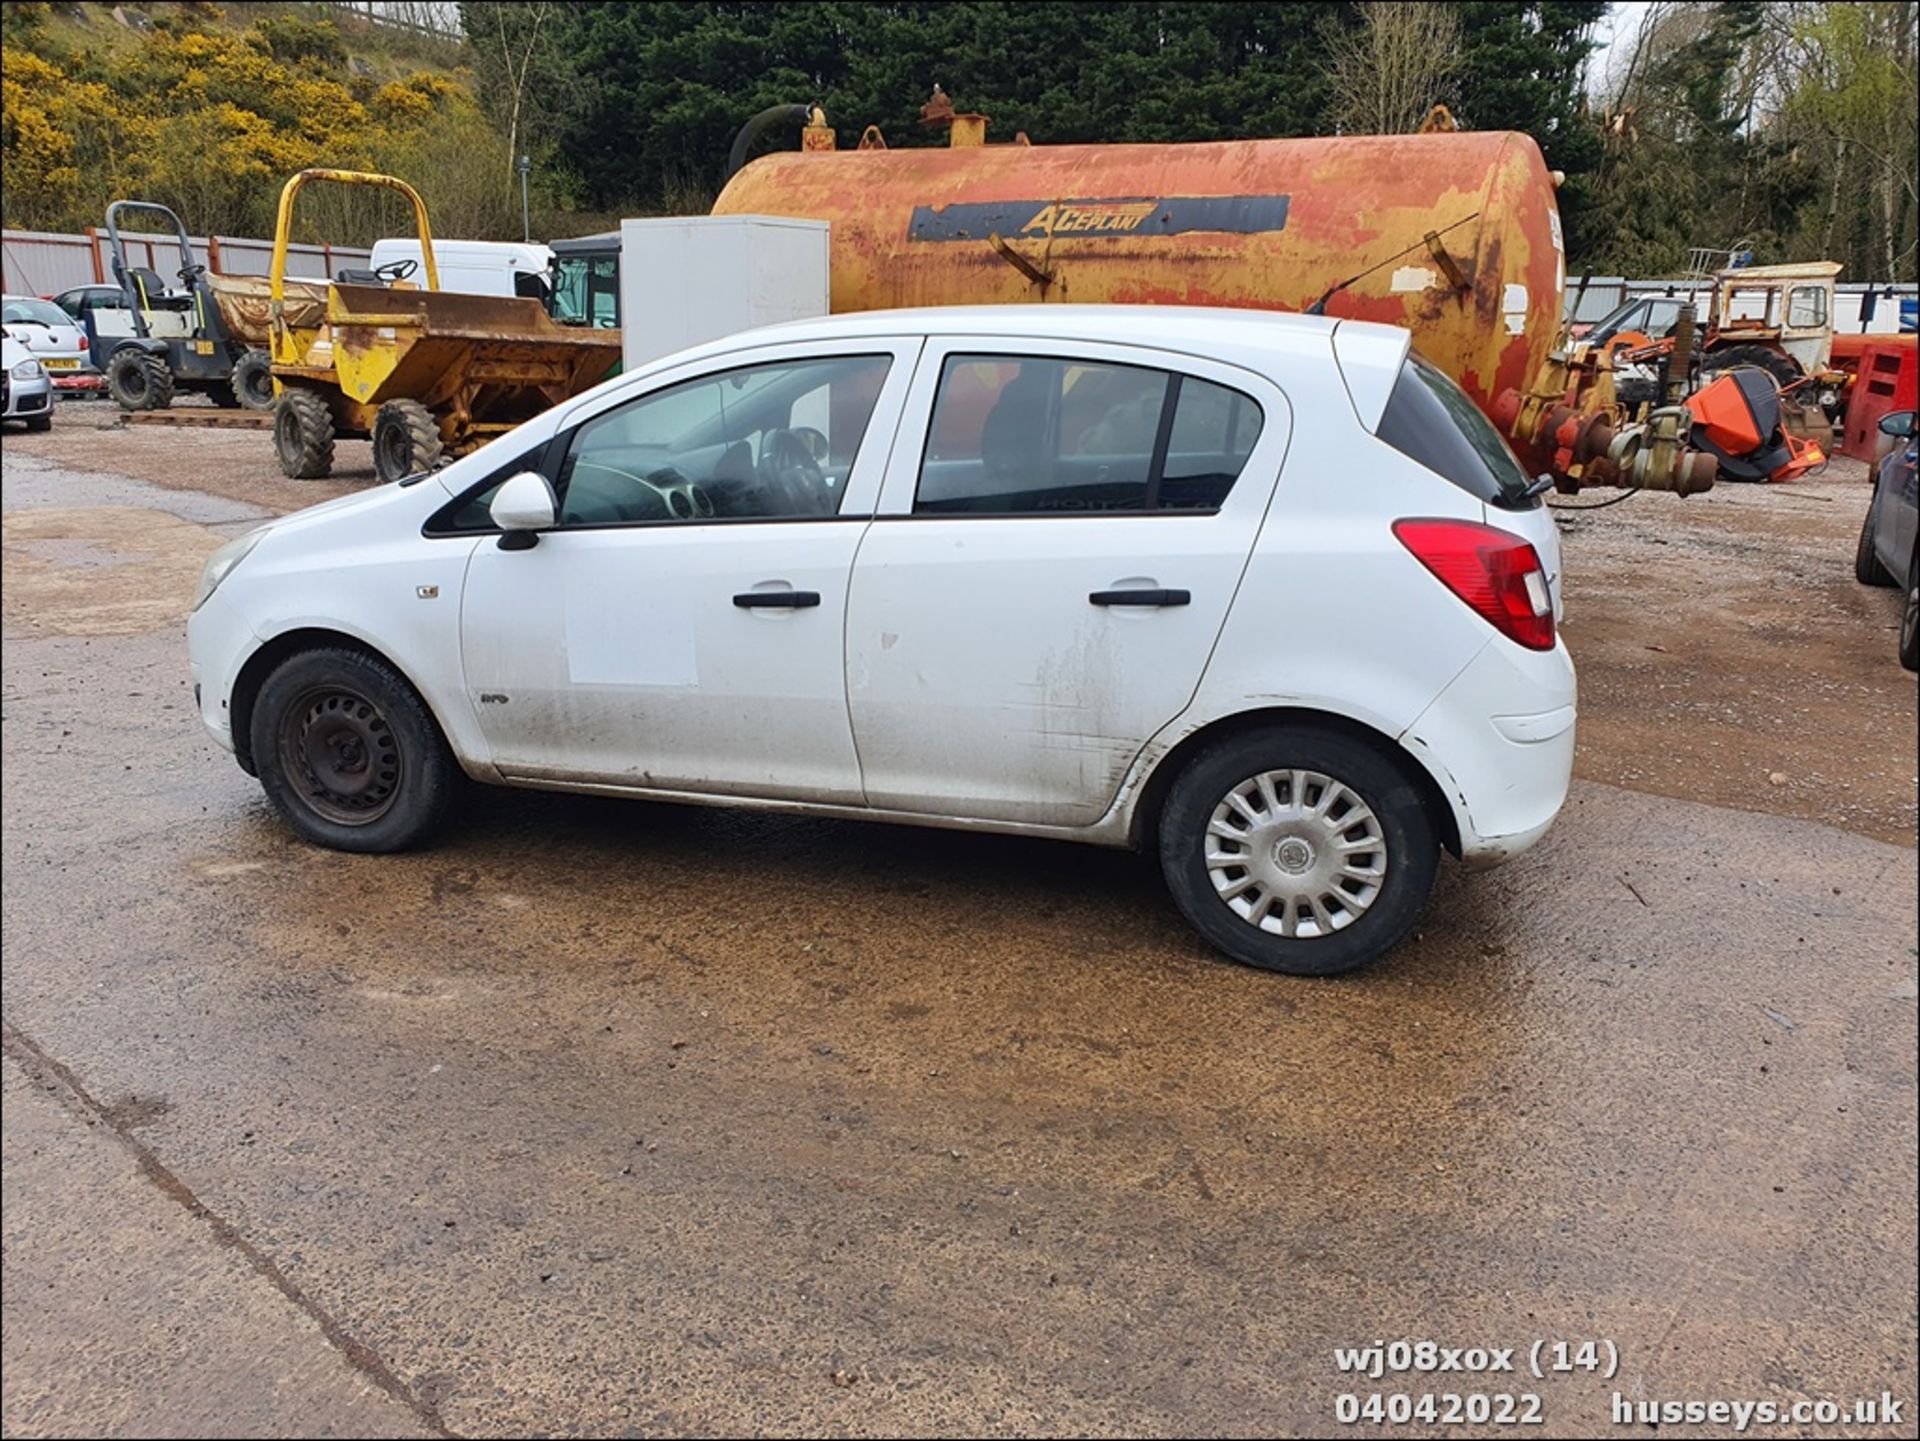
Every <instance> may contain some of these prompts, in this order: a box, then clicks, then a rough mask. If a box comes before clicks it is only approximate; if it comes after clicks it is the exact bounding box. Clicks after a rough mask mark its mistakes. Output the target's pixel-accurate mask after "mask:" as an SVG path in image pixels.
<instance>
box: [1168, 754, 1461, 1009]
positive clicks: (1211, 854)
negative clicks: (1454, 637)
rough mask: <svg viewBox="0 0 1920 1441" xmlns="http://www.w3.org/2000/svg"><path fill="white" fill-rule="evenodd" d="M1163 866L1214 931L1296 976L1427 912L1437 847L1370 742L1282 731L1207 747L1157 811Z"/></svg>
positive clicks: (1393, 935)
mask: <svg viewBox="0 0 1920 1441" xmlns="http://www.w3.org/2000/svg"><path fill="white" fill-rule="evenodd" d="M1159 848H1160V865H1161V870H1162V871H1163V873H1164V874H1165V876H1166V880H1167V887H1168V889H1169V890H1170V891H1171V892H1172V893H1173V898H1174V901H1175V903H1176V904H1177V905H1178V906H1179V907H1180V910H1181V912H1182V913H1183V914H1184V915H1185V916H1186V918H1187V919H1188V920H1189V921H1190V922H1192V924H1193V926H1194V928H1195V929H1196V930H1198V931H1199V932H1200V933H1201V934H1202V935H1203V936H1205V937H1206V938H1207V939H1208V940H1209V941H1211V942H1213V944H1214V945H1215V946H1217V947H1219V948H1220V949H1221V950H1222V951H1225V952H1226V953H1227V954H1228V955H1229V956H1232V957H1233V958H1234V959H1235V960H1237V961H1243V962H1245V963H1246V964H1247V965H1250V966H1259V967H1261V968H1262V969H1265V970H1270V971H1285V972H1287V973H1289V974H1291V975H1298V976H1330V975H1336V974H1338V973H1340V972H1342V971H1350V970H1353V969H1354V968H1355V967H1357V966H1362V965H1365V964H1366V963H1367V962H1368V961H1371V960H1374V959H1376V958H1377V957H1379V956H1381V955H1383V954H1385V953H1386V952H1387V951H1389V950H1391V949H1392V948H1393V947H1394V946H1395V945H1396V944H1397V943H1398V942H1399V941H1400V940H1401V939H1402V938H1403V937H1405V935H1406V934H1407V932H1408V931H1410V930H1411V929H1412V928H1413V925H1414V922H1415V921H1417V920H1418V919H1419V918H1420V914H1421V912H1422V911H1423V910H1425V908H1426V903H1427V896H1428V894H1429V892H1430V891H1431V890H1432V888H1433V877H1434V872H1435V870H1436V869H1437V868H1438V864H1439V845H1438V842H1437V840H1436V838H1435V831H1434V826H1433V824H1432V821H1431V820H1430V819H1429V817H1428V816H1427V813H1426V809H1425V807H1424V805H1423V804H1422V801H1421V796H1420V792H1419V791H1418V789H1416V787H1415V786H1414V784H1413V782H1412V781H1411V780H1410V779H1409V778H1408V776H1407V775H1406V773H1405V772H1404V771H1402V770H1401V769H1400V767H1399V766H1398V765H1397V764H1396V763H1395V762H1393V761H1392V760H1390V759H1388V758H1387V757H1386V756H1385V755H1384V754H1382V753H1381V751H1380V750H1378V749H1377V748H1375V747H1374V746H1371V745H1369V744H1367V743H1366V742H1364V741H1361V740H1358V739H1355V738H1353V737H1350V736H1346V735H1341V734H1337V733H1335V732H1332V731H1326V730H1318V729H1313V728H1308V727H1299V728H1294V727H1275V728H1273V729H1265V730H1259V731H1253V732H1249V733H1246V734H1243V735H1239V736H1234V737H1232V738H1230V739H1228V740H1225V741H1223V742H1221V743H1220V744H1218V745H1215V746H1212V747H1209V748H1208V749H1207V750H1205V751H1203V752H1202V753H1201V754H1200V755H1198V756H1197V757H1195V758H1194V759H1193V761H1192V762H1190V763H1189V764H1188V765H1187V767H1186V768H1185V769H1184V770H1183V771H1182V772H1181V773H1180V775H1179V776H1178V777H1177V778H1176V779H1175V781H1174V783H1173V788H1172V790H1171V791H1169V792H1168V795H1167V800H1166V805H1165V807H1164V808H1163V809H1162V811H1161V813H1160V823H1159Z"/></svg>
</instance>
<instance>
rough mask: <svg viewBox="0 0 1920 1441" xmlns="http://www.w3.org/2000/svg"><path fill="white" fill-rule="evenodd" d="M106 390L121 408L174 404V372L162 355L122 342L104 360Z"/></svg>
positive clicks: (139, 408)
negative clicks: (168, 367) (137, 348)
mask: <svg viewBox="0 0 1920 1441" xmlns="http://www.w3.org/2000/svg"><path fill="white" fill-rule="evenodd" d="M107 391H108V393H109V394H110V395H112V396H113V398H114V399H115V400H116V401H118V402H119V405H120V408H121V409H122V410H165V409H166V408H167V407H168V406H170V405H172V404H173V372H172V371H171V370H169V369H167V362H166V360H165V359H164V358H163V357H161V356H158V355H152V354H149V353H148V352H147V351H144V350H135V349H134V348H133V347H132V346H130V345H123V346H121V347H120V348H119V349H118V350H116V351H114V353H113V359H111V360H109V361H108V362H107Z"/></svg>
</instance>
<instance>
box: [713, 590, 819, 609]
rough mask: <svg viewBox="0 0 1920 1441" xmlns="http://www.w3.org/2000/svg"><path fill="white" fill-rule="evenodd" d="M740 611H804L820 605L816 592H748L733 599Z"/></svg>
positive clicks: (817, 592)
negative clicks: (809, 607)
mask: <svg viewBox="0 0 1920 1441" xmlns="http://www.w3.org/2000/svg"><path fill="white" fill-rule="evenodd" d="M733 603H734V604H735V605H737V606H739V607H740V608H741V609H742V610H761V609H768V610H805V609H806V608H807V607H808V606H815V605H818V604H820V592H819V591H817V590H748V591H742V592H741V593H740V594H739V595H736V596H735V597H734V598H733Z"/></svg>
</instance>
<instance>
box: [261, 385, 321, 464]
mask: <svg viewBox="0 0 1920 1441" xmlns="http://www.w3.org/2000/svg"><path fill="white" fill-rule="evenodd" d="M273 448H274V450H275V451H276V452H278V453H279V456H280V469H281V470H283V471H285V472H286V473H287V474H288V475H290V476H292V477H293V478H294V479H295V480H319V479H321V478H322V477H323V476H327V475H330V474H332V473H333V412H332V411H330V410H328V409H327V403H326V401H324V400H322V399H321V398H320V397H319V396H317V395H315V394H314V393H313V392H312V391H310V390H289V391H288V392H287V393H286V394H285V395H283V396H281V397H280V399H279V400H277V401H275V402H274V407H273Z"/></svg>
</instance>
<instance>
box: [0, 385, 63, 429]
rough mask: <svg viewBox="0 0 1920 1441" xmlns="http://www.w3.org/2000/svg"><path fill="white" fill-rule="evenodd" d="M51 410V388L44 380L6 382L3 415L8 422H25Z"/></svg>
mask: <svg viewBox="0 0 1920 1441" xmlns="http://www.w3.org/2000/svg"><path fill="white" fill-rule="evenodd" d="M52 409H53V387H52V386H51V385H49V384H48V383H47V382H46V381H45V380H14V379H12V378H11V377H9V378H8V380H7V387H6V406H5V415H6V418H7V419H8V420H25V419H26V418H27V417H28V416H32V415H45V414H46V413H47V412H48V411H50V410H52Z"/></svg>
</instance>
